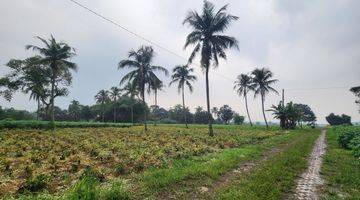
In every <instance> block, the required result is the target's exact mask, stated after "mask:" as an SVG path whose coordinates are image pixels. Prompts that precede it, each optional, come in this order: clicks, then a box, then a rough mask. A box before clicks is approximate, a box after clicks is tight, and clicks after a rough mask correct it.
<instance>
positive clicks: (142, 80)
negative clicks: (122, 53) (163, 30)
mask: <svg viewBox="0 0 360 200" xmlns="http://www.w3.org/2000/svg"><path fill="white" fill-rule="evenodd" d="M128 58H129V59H125V60H122V61H120V62H119V65H118V68H119V69H123V68H125V67H128V68H130V69H133V70H132V71H130V72H129V73H127V74H126V75H125V76H124V77H123V78H122V79H121V81H120V84H124V83H125V82H130V83H131V85H130V86H131V87H132V90H138V91H139V93H140V95H141V99H142V101H143V104H144V106H146V101H145V90H146V89H147V90H148V91H150V89H151V83H153V82H155V81H160V79H159V78H158V77H157V75H156V74H155V72H156V71H160V72H163V73H164V74H165V75H167V74H168V71H167V70H166V69H165V68H163V67H160V66H154V65H152V60H153V58H154V50H153V48H152V47H151V46H142V47H140V48H139V49H138V50H137V51H134V50H131V51H130V52H129V54H128ZM146 110H147V109H145V110H144V111H145V112H144V127H145V131H146V130H147V123H146V118H147V112H146Z"/></svg>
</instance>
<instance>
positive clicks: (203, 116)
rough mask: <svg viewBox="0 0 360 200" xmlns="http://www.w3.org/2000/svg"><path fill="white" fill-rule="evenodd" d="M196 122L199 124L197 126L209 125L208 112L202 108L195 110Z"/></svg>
mask: <svg viewBox="0 0 360 200" xmlns="http://www.w3.org/2000/svg"><path fill="white" fill-rule="evenodd" d="M211 120H213V119H212V118H211ZM194 122H195V123H197V124H206V123H208V112H206V111H205V110H204V109H203V108H202V107H200V106H199V107H197V108H195V113H194Z"/></svg>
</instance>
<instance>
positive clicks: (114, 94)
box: [110, 86, 121, 123]
mask: <svg viewBox="0 0 360 200" xmlns="http://www.w3.org/2000/svg"><path fill="white" fill-rule="evenodd" d="M120 95H121V89H120V88H118V87H115V86H114V87H111V88H110V98H111V99H112V101H113V103H114V123H116V106H117V100H118V99H119V98H120Z"/></svg>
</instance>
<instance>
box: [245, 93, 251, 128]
mask: <svg viewBox="0 0 360 200" xmlns="http://www.w3.org/2000/svg"><path fill="white" fill-rule="evenodd" d="M244 98H245V107H246V113H247V116H248V118H249V122H250V126H252V125H253V124H252V122H251V118H250V114H249V108H248V103H247V95H246V93H245V94H244Z"/></svg>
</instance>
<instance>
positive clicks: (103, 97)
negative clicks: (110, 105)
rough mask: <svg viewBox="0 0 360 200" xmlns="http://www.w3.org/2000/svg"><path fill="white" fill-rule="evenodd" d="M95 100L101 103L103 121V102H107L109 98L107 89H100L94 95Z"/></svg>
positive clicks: (102, 119) (102, 118)
mask: <svg viewBox="0 0 360 200" xmlns="http://www.w3.org/2000/svg"><path fill="white" fill-rule="evenodd" d="M95 100H96V102H97V103H100V105H101V121H102V122H104V120H105V119H104V117H105V103H107V102H109V100H110V98H109V91H107V90H100V91H99V92H98V93H97V94H96V95H95Z"/></svg>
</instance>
